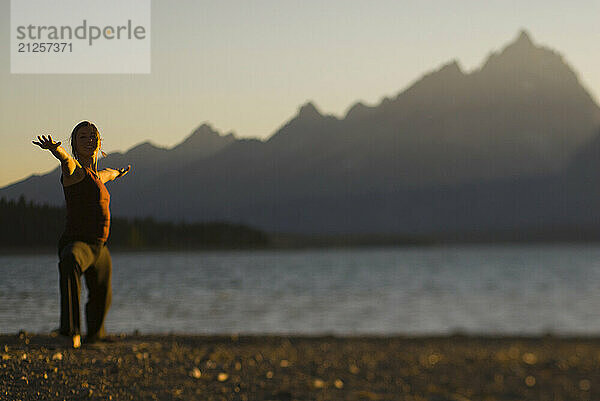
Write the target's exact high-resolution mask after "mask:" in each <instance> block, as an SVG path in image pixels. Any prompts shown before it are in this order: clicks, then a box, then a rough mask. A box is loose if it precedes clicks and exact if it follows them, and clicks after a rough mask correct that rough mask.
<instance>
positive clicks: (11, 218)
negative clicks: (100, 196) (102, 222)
mask: <svg viewBox="0 0 600 401" xmlns="http://www.w3.org/2000/svg"><path fill="white" fill-rule="evenodd" d="M65 221H66V210H65V208H64V207H55V206H48V205H37V204H34V203H32V202H27V201H26V200H25V198H24V197H20V198H19V200H17V201H15V200H6V199H5V198H1V199H0V241H1V242H0V249H2V248H4V249H9V248H23V247H27V248H30V249H31V250H32V251H35V249H39V248H49V247H55V246H56V245H57V243H58V239H59V237H60V235H61V234H62V232H63V230H64V227H65ZM108 245H109V246H111V247H112V248H113V249H140V250H141V249H144V250H166V249H177V250H182V249H236V248H263V247H267V246H268V245H269V237H268V235H267V234H266V233H264V232H261V231H259V230H256V229H253V228H250V227H247V226H244V225H234V224H228V223H222V222H215V223H196V224H187V223H165V222H157V221H155V220H154V219H152V218H145V219H124V218H119V217H113V218H112V219H111V228H110V237H109V239H108Z"/></svg>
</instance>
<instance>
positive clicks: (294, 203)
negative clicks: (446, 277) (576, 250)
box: [0, 31, 600, 234]
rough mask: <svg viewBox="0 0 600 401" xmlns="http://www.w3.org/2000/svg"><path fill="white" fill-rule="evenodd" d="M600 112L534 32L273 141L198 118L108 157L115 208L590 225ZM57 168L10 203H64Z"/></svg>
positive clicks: (318, 221)
mask: <svg viewBox="0 0 600 401" xmlns="http://www.w3.org/2000/svg"><path fill="white" fill-rule="evenodd" d="M599 157H600V108H599V107H598V105H597V104H596V103H595V101H594V100H593V99H592V97H591V96H590V94H589V93H588V92H587V91H586V89H585V88H584V87H583V86H582V84H581V83H580V81H579V79H578V76H577V74H576V73H575V71H574V70H573V68H572V67H570V66H569V65H568V63H567V62H566V61H565V60H564V58H563V57H562V56H561V55H560V54H559V53H557V52H556V51H554V50H552V49H549V48H546V47H543V46H540V45H536V44H535V43H534V42H533V41H532V39H531V37H530V35H529V34H528V33H527V32H526V31H521V32H520V33H519V34H518V35H517V37H516V38H515V39H514V40H513V41H511V42H510V43H508V44H507V45H506V46H505V47H504V48H503V49H502V50H500V51H498V52H494V53H491V54H490V55H489V57H488V58H487V59H486V60H485V61H484V62H483V63H482V65H481V67H480V68H477V69H475V70H473V71H470V72H465V71H463V69H462V68H461V67H460V65H459V64H458V63H457V62H456V61H451V62H449V63H447V64H445V65H443V66H441V67H440V68H438V69H436V70H435V71H432V72H430V73H427V74H425V75H424V76H422V77H421V78H420V79H418V80H417V81H416V82H414V83H413V84H412V85H410V86H409V87H408V88H407V89H405V90H403V91H402V92H400V93H398V94H397V95H396V96H395V97H391V98H384V99H383V100H382V101H381V102H380V103H379V104H377V105H372V106H368V105H365V104H362V103H356V104H354V105H353V106H352V107H350V108H349V110H348V112H347V113H346V115H345V116H343V117H336V116H333V115H326V114H323V113H322V112H320V111H319V110H318V108H317V107H316V106H315V105H314V104H313V103H311V102H308V103H306V104H304V105H302V106H301V107H300V108H299V110H298V113H297V114H296V115H295V116H293V117H292V118H291V119H290V120H289V121H287V122H286V123H284V124H283V125H282V126H281V127H280V128H279V129H278V130H276V132H275V133H274V134H273V135H271V136H270V137H269V138H268V139H266V140H264V141H261V140H257V139H244V138H238V137H236V136H235V135H234V134H232V133H229V134H222V133H219V132H217V131H216V130H214V129H213V128H212V127H211V126H210V125H209V124H206V123H205V124H202V125H201V126H200V127H198V128H197V129H196V130H194V131H193V132H192V134H191V135H190V136H189V137H187V138H186V139H185V140H184V141H183V142H181V143H180V144H178V145H177V146H175V147H173V148H170V149H167V148H161V147H158V146H155V145H153V144H151V143H149V142H145V143H142V144H140V145H137V146H135V147H134V148H132V149H130V150H129V151H127V152H125V153H112V154H110V155H108V157H106V158H104V159H101V161H100V162H99V168H102V166H114V167H119V166H123V165H126V164H131V165H132V166H133V170H132V173H131V174H129V175H128V176H126V177H124V178H123V179H122V180H121V181H120V182H118V183H111V184H108V185H109V186H110V188H109V190H110V191H111V196H112V203H111V205H112V212H113V214H115V215H119V216H138V217H143V216H153V217H155V218H157V219H159V220H171V221H179V220H184V221H188V222H198V221H208V220H210V221H214V220H224V221H229V222H232V223H244V224H249V225H252V226H255V227H257V228H260V229H263V230H267V231H271V232H295V233H310V234H333V233H398V234H428V233H442V232H452V231H457V230H463V231H478V230H481V231H485V230H513V229H514V230H518V229H525V228H527V229H531V228H532V227H533V228H535V227H565V226H573V225H594V224H595V222H598V221H599V218H600V212H597V211H596V210H595V205H598V204H600V203H598V202H600V191H599V190H597V189H596V188H597V187H598V183H599V182H600V173H599V171H600V170H598V167H599V160H600V159H599ZM59 175H60V171H59V169H58V168H57V169H55V170H53V171H51V172H49V173H48V174H44V175H41V176H31V177H29V178H27V179H25V180H23V181H21V182H18V183H16V184H13V185H10V186H7V187H5V188H2V189H0V197H2V196H4V197H7V198H16V197H19V196H20V195H24V196H25V197H26V198H27V199H31V200H34V201H37V202H47V203H50V204H62V203H63V202H64V198H63V195H62V190H61V188H60V184H59Z"/></svg>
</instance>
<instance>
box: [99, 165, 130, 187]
mask: <svg viewBox="0 0 600 401" xmlns="http://www.w3.org/2000/svg"><path fill="white" fill-rule="evenodd" d="M130 169H131V164H129V165H128V166H127V167H125V168H120V169H116V170H115V169H114V168H105V169H104V170H100V171H98V176H99V177H100V181H102V183H106V182H108V181H112V180H114V179H115V178H119V177H123V176H124V175H125V174H127V173H128V172H129V170H130Z"/></svg>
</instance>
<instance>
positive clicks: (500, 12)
mask: <svg viewBox="0 0 600 401" xmlns="http://www.w3.org/2000/svg"><path fill="white" fill-rule="evenodd" d="M599 15H600V1H599V0H590V1H573V2H566V1H564V0H561V1H556V0H532V1H529V2H523V1H522V0H519V1H513V0H488V1H485V2H482V1H474V0H473V1H472V0H452V1H450V0H448V1H446V0H435V1H428V0H420V1H417V0H414V1H403V0H391V1H384V0H378V1H373V0H370V1H354V0H345V1H344V2H337V1H329V2H322V0H319V1H316V0H302V1H289V0H278V1H276V0H262V1H261V0H255V1H227V0H221V1H216V0H215V1H197V0H196V1H176V2H174V1H166V0H155V1H152V26H151V37H152V73H151V74H149V75H85V74H81V75H15V74H10V60H9V36H10V31H9V29H10V0H0V43H2V48H1V52H0V90H1V92H0V138H1V139H2V145H3V146H2V147H1V148H0V187H1V186H4V185H7V184H9V183H11V182H14V181H17V180H20V179H23V178H25V177H27V176H29V175H31V174H34V173H42V172H45V171H48V170H49V169H51V168H53V167H55V166H56V165H57V162H56V160H54V159H53V158H52V156H51V155H50V153H49V152H44V151H42V150H39V149H36V148H34V146H33V145H32V144H31V140H32V139H33V138H34V136H35V135H38V134H41V133H53V134H54V136H55V137H58V138H60V139H62V140H66V139H67V138H68V135H69V133H70V131H71V129H72V128H73V126H74V125H75V124H76V123H77V122H79V121H81V120H84V119H88V120H91V121H94V122H95V123H97V125H98V127H99V128H100V130H101V133H102V136H103V138H104V147H103V148H104V150H105V151H106V152H112V151H125V150H127V149H129V148H131V147H132V146H134V145H135V144H137V143H140V142H142V141H145V140H150V141H151V142H153V143H155V144H157V145H161V146H172V145H174V144H176V143H178V142H180V141H181V140H182V139H183V138H184V137H186V136H187V135H189V134H190V132H191V131H192V130H193V129H194V128H195V127H196V126H198V125H200V124H201V123H203V122H209V123H210V124H212V125H213V127H214V128H216V129H218V130H219V131H221V132H223V133H225V132H229V131H233V132H234V133H235V134H236V135H237V136H240V137H259V138H267V137H269V136H271V135H272V134H273V133H274V132H275V131H276V130H277V129H278V128H279V126H281V125H282V124H283V123H285V122H286V121H287V120H288V119H289V118H291V117H292V116H293V115H294V114H295V113H296V111H297V108H298V107H299V106H300V105H301V104H303V103H305V102H306V101H308V100H311V101H313V102H314V103H315V104H316V105H317V107H318V108H319V109H320V110H321V111H322V112H324V113H327V114H334V115H337V116H343V115H344V113H345V111H346V110H347V109H348V108H349V107H350V106H351V105H352V104H354V103H355V102H356V101H359V100H360V101H363V102H365V103H367V104H374V103H378V102H379V101H380V99H381V98H382V97H384V96H394V95H396V94H397V93H398V92H400V91H401V90H403V89H404V88H406V87H407V86H408V85H410V84H411V83H412V82H414V80H416V79H418V78H419V77H420V76H421V75H422V74H424V73H426V72H428V71H430V70H433V69H436V68H438V67H439V66H441V65H442V64H445V63H447V62H449V61H450V60H452V59H457V60H458V62H459V63H460V64H461V66H462V67H463V69H464V70H466V71H469V70H472V69H474V68H477V67H478V66H480V64H481V63H482V62H483V60H485V58H486V57H487V55H488V54H489V53H490V52H491V51H497V50H500V49H501V48H502V47H503V46H504V45H505V44H507V43H508V42H510V41H512V40H514V38H515V37H516V36H517V34H518V32H519V30H520V29H522V28H525V29H527V30H528V31H529V33H530V34H531V37H532V39H533V41H534V42H535V43H537V44H542V45H545V46H548V47H551V48H553V49H555V50H557V51H558V52H560V53H561V54H563V55H564V56H565V59H566V60H567V61H568V62H569V64H570V65H571V66H572V67H573V68H574V69H575V70H576V72H578V73H579V77H580V79H581V81H582V83H583V84H584V85H585V86H586V88H587V89H588V90H589V91H590V92H591V94H592V95H593V96H594V98H595V99H597V100H598V99H599V95H600V52H599V51H598V50H599V49H598V46H599V45H598V44H599V43H600V25H599V24H598V23H597V20H598V16H599ZM115 62H118V61H115ZM133 172H134V173H135V166H134V171H133Z"/></svg>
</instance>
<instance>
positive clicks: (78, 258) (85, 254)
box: [58, 241, 96, 336]
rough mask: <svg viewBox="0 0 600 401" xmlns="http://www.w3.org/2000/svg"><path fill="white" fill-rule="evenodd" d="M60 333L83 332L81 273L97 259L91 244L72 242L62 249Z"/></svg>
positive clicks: (60, 265) (60, 268)
mask: <svg viewBox="0 0 600 401" xmlns="http://www.w3.org/2000/svg"><path fill="white" fill-rule="evenodd" d="M59 254H60V262H59V263H58V267H59V271H60V333H61V334H63V335H67V336H75V335H79V334H80V333H81V324H80V319H81V312H80V311H79V303H80V294H81V279H80V277H81V274H82V273H83V272H84V271H85V270H87V269H88V268H89V267H90V266H91V265H92V263H94V261H95V260H96V255H95V252H94V250H93V249H92V247H90V245H89V244H87V243H85V242H81V241H75V242H70V243H68V244H66V245H65V246H63V247H62V248H61V250H60V253H59Z"/></svg>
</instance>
